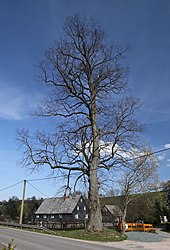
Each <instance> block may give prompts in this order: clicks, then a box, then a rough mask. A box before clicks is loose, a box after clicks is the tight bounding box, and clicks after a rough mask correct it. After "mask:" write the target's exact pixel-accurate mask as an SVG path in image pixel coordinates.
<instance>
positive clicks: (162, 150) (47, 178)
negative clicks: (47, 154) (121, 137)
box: [0, 148, 170, 197]
mask: <svg viewBox="0 0 170 250" xmlns="http://www.w3.org/2000/svg"><path fill="white" fill-rule="evenodd" d="M168 150H170V148H165V149H161V150H158V151H154V152H150V153H147V154H144V155H140V156H138V157H134V158H130V159H127V161H132V160H136V159H139V158H142V157H145V156H150V155H155V154H158V153H162V152H165V151H168ZM73 175H77V173H73V174H71V175H70V176H73ZM58 178H63V176H55V177H45V178H38V179H29V180H26V181H27V183H28V184H29V185H31V186H32V187H33V188H34V189H36V190H37V191H38V192H39V193H41V194H42V195H44V196H46V197H48V196H47V195H45V194H43V193H42V192H41V191H40V190H38V189H37V188H36V187H34V186H33V185H32V184H31V183H29V182H32V181H42V180H50V179H58ZM23 181H24V180H22V181H19V182H17V183H15V184H13V185H10V186H8V187H5V188H2V189H0V192H1V191H5V190H7V189H9V188H12V187H14V186H17V185H19V184H20V183H22V182H23Z"/></svg>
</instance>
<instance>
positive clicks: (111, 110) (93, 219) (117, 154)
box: [17, 15, 142, 231]
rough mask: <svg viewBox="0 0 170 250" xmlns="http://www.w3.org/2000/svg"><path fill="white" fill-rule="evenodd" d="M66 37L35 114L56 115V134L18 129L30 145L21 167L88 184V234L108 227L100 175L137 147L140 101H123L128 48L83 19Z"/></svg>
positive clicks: (52, 53)
mask: <svg viewBox="0 0 170 250" xmlns="http://www.w3.org/2000/svg"><path fill="white" fill-rule="evenodd" d="M63 31H64V38H63V39H61V40H60V41H57V42H55V43H54V45H53V46H52V47H51V48H50V49H49V50H48V51H47V52H46V53H45V58H44V60H43V61H42V63H41V64H40V65H39V68H40V77H41V80H42V81H43V82H45V83H46V84H47V86H49V87H50V89H51V95H50V97H49V98H47V99H46V100H44V101H43V102H42V103H41V104H40V106H39V108H38V109H37V111H36V113H35V115H36V116H40V117H53V118H56V119H57V124H59V125H57V126H56V128H55V131H54V132H53V133H47V132H44V131H43V132H41V131H37V132H36V133H35V134H34V136H31V135H30V134H29V132H28V130H22V131H18V136H17V139H18V140H19V141H20V143H21V144H22V145H23V146H24V147H25V151H24V157H23V161H22V164H23V165H24V166H31V167H32V168H33V170H34V169H35V168H37V167H41V166H43V165H48V166H50V168H51V169H52V170H55V173H56V175H57V174H60V175H64V176H65V177H66V178H67V185H66V189H69V188H71V182H70V180H71V177H72V178H74V180H75V184H74V185H76V184H77V183H78V182H79V181H80V180H82V179H83V180H84V182H87V183H88V199H89V207H90V216H89V224H88V230H90V231H100V230H102V228H103V225H102V217H101V209H100V202H99V179H98V178H99V175H98V173H99V171H100V170H101V169H103V170H105V171H108V170H109V169H110V168H112V167H113V166H115V165H116V164H119V163H120V162H121V161H122V159H123V153H124V152H127V151H128V150H130V148H131V147H137V141H139V140H138V135H137V134H138V133H139V132H141V131H142V128H141V127H140V126H139V124H138V123H137V122H136V120H135V119H134V112H135V110H136V108H137V107H138V100H136V99H134V98H132V97H124V98H121V96H122V93H123V91H124V96H125V88H126V84H127V71H128V69H127V67H125V66H124V64H123V62H121V60H122V59H123V57H124V55H125V54H126V52H127V50H128V48H127V46H125V47H118V46H116V45H114V44H112V45H109V44H107V41H106V37H105V34H104V32H103V31H102V30H101V28H100V27H99V26H98V25H97V24H96V23H95V22H94V21H90V22H88V21H87V20H86V19H81V18H80V17H78V16H76V15H75V16H73V17H70V18H68V19H67V20H66V23H65V25H64V29H63Z"/></svg>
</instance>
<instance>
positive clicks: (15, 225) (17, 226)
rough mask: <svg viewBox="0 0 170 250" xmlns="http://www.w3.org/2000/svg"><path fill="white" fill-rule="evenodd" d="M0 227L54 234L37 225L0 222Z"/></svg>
mask: <svg viewBox="0 0 170 250" xmlns="http://www.w3.org/2000/svg"><path fill="white" fill-rule="evenodd" d="M0 225H2V226H8V227H15V228H25V229H32V230H39V231H44V232H46V233H50V234H56V233H55V232H54V231H52V230H50V229H48V228H46V227H43V226H38V225H29V224H19V223H13V222H5V221H0Z"/></svg>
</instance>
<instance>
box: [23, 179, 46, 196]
mask: <svg viewBox="0 0 170 250" xmlns="http://www.w3.org/2000/svg"><path fill="white" fill-rule="evenodd" d="M27 183H28V184H29V185H30V186H31V187H33V188H34V189H35V190H37V191H38V192H39V193H40V194H42V195H43V196H45V197H47V198H49V197H48V196H47V195H46V194H44V193H42V192H41V191H40V190H39V189H38V188H36V187H35V186H34V185H32V184H31V183H29V181H27Z"/></svg>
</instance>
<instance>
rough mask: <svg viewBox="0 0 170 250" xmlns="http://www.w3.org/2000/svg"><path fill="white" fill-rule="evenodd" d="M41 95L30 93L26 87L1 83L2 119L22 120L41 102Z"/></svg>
mask: <svg viewBox="0 0 170 250" xmlns="http://www.w3.org/2000/svg"><path fill="white" fill-rule="evenodd" d="M40 98H41V97H40V94H39V93H35V92H34V93H33V92H31V91H28V89H26V88H25V87H24V86H20V85H15V84H10V83H6V82H4V81H3V82H2V80H1V81H0V118H3V119H8V120H21V119H24V118H26V117H27V116H28V113H29V112H30V111H31V110H32V108H33V107H35V106H36V104H37V103H38V102H39V100H40Z"/></svg>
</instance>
